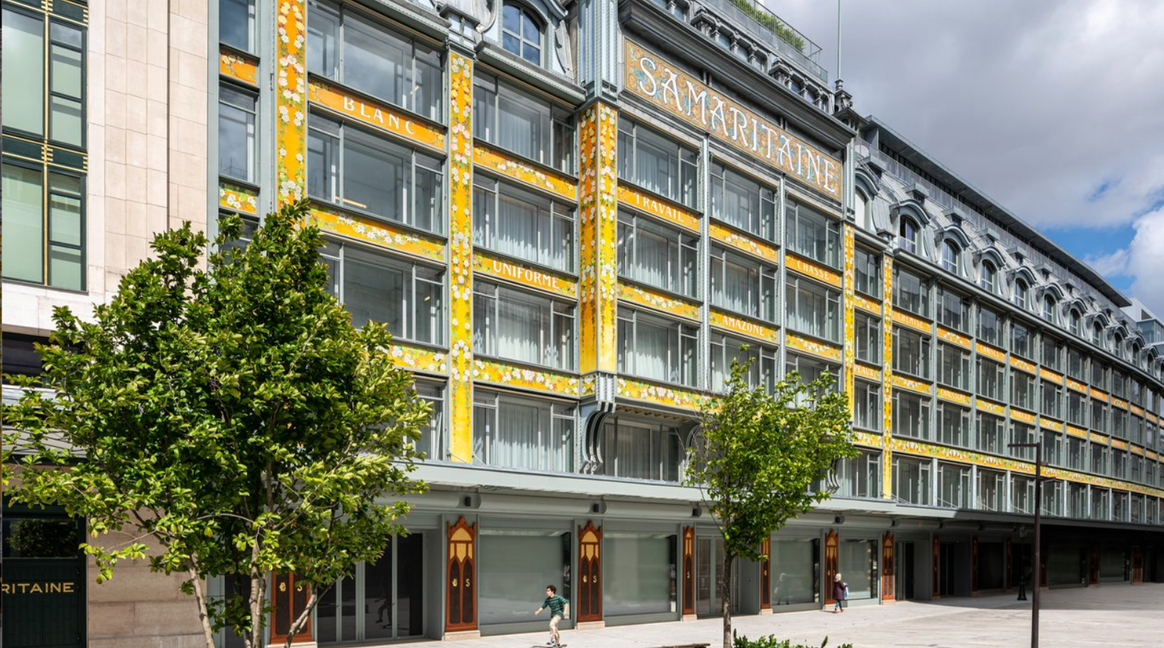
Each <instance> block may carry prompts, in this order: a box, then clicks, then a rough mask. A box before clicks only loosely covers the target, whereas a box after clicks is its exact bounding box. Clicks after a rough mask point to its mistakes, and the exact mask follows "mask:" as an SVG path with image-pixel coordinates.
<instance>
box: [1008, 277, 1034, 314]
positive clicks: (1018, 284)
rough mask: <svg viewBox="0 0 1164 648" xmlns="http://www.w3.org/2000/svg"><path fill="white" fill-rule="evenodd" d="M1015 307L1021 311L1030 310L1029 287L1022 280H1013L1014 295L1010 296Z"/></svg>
mask: <svg viewBox="0 0 1164 648" xmlns="http://www.w3.org/2000/svg"><path fill="white" fill-rule="evenodd" d="M1011 299H1012V301H1013V302H1014V304H1015V306H1018V307H1019V308H1021V309H1023V310H1030V308H1031V287H1030V285H1028V284H1027V282H1026V281H1025V280H1023V279H1015V282H1014V295H1012V296H1011Z"/></svg>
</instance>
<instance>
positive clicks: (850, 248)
mask: <svg viewBox="0 0 1164 648" xmlns="http://www.w3.org/2000/svg"><path fill="white" fill-rule="evenodd" d="M854 231H855V230H854V228H853V225H852V224H850V223H845V224H844V225H843V226H842V232H843V233H844V246H845V294H844V309H845V394H846V395H847V396H848V397H849V417H850V418H852V417H854V416H855V415H856V412H857V404H856V402H855V401H854V400H853V397H854V395H855V391H854V389H855V384H854V382H853V371H854V367H855V366H856V354H857V345H856V337H855V330H854V328H853V317H854V316H853V309H854V299H853V296H854V292H853V290H854V282H856V281H857V269H856V266H854V265H853V264H854V255H855V254H856V236H855V234H854Z"/></svg>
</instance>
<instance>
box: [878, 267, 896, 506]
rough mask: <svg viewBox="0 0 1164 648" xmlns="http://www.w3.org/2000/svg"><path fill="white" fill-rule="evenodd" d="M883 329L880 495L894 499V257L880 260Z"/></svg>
mask: <svg viewBox="0 0 1164 648" xmlns="http://www.w3.org/2000/svg"><path fill="white" fill-rule="evenodd" d="M881 280H882V286H881V330H882V332H883V336H884V342H885V348H884V353H882V355H881V358H882V364H881V390H882V392H881V393H882V399H881V414H882V421H881V426H882V427H881V429H882V430H883V435H884V437H883V438H884V440H885V443H884V444H883V447H884V450H882V452H881V460H882V462H883V463H882V465H881V469H882V479H881V496H882V497H884V498H885V499H893V257H890V256H889V255H885V256H884V257H882V261H881Z"/></svg>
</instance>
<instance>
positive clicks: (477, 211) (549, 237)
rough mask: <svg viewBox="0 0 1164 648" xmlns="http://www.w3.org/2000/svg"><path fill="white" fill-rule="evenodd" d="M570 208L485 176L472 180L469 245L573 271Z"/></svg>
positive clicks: (573, 244)
mask: <svg viewBox="0 0 1164 648" xmlns="http://www.w3.org/2000/svg"><path fill="white" fill-rule="evenodd" d="M575 228H576V225H575V219H574V208H573V207H571V206H569V205H566V204H564V203H560V202H558V201H555V200H551V199H549V198H544V197H542V196H541V195H539V194H536V193H533V192H529V191H524V190H522V189H519V188H517V187H515V186H513V185H510V184H508V183H505V182H500V181H498V180H494V179H493V178H490V177H489V176H486V175H483V174H475V177H474V178H473V243H474V244H475V245H479V246H481V247H484V248H487V249H489V250H493V251H495V252H500V253H501V254H504V255H506V256H511V257H514V258H517V259H521V260H523V261H530V262H532V263H537V264H539V265H544V266H549V267H551V268H553V269H555V270H562V271H565V272H574V270H575V266H574V256H575V247H576V246H575V243H574V237H575Z"/></svg>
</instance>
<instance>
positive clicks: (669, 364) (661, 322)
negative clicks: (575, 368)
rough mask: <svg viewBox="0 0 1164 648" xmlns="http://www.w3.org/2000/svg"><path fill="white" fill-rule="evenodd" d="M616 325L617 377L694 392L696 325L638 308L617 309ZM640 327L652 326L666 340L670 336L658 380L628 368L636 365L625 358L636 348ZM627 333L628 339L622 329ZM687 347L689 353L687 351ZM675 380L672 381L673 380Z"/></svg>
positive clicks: (632, 359)
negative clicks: (661, 374) (664, 374)
mask: <svg viewBox="0 0 1164 648" xmlns="http://www.w3.org/2000/svg"><path fill="white" fill-rule="evenodd" d="M617 322H618V329H619V330H618V338H619V346H618V350H617V366H618V371H619V373H621V374H626V375H630V376H635V377H637V378H642V379H644V380H649V381H652V382H659V383H665V384H671V385H679V386H683V387H691V388H697V387H698V386H699V382H700V381H699V355H700V351H699V337H700V336H699V329H698V327H697V326H696V325H694V324H691V323H688V322H683V321H680V320H676V319H672V318H668V317H664V316H660V315H655V314H653V313H648V312H645V311H643V310H641V309H639V308H634V307H629V306H620V307H619V309H618V315H617ZM640 323H641V324H642V325H646V326H654V327H658V328H662V329H663V330H664V331H666V332H667V335H668V337H671V336H672V335H673V339H671V340H669V342H668V348H667V358H666V359H665V360H664V362H665V364H666V367H665V370H664V372H665V373H666V374H667V377H665V378H660V377H657V376H651V375H648V374H647V373H645V372H643V371H640V370H639V369H640V368H639V367H637V366H631V365H633V364H637V363H636V362H634V356H633V354H629V353H628V350H629V349H634V348H640V347H639V345H638V344H637V342H636V340H637V336H638V334H639V326H640ZM624 326H626V327H627V328H628V329H629V333H630V334H629V335H626V334H625V333H624V331H623V327H624ZM688 345H690V349H688V348H687V347H688ZM688 353H690V359H689V362H690V365H687V364H686V363H687V362H688V360H685V359H684V356H685V355H687V354H688ZM676 375H677V376H678V378H674V377H673V376H676Z"/></svg>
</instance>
